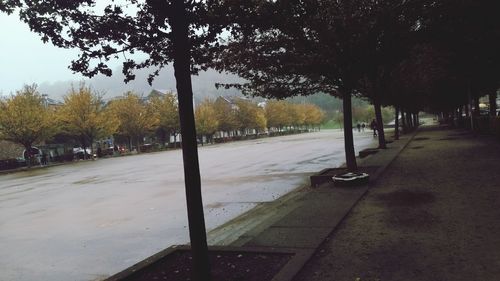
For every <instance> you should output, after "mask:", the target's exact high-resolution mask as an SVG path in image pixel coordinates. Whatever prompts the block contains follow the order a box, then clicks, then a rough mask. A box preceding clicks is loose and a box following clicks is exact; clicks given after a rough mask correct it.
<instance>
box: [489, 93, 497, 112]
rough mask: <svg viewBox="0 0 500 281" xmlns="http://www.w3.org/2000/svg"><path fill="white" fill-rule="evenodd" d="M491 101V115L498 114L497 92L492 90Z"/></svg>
mask: <svg viewBox="0 0 500 281" xmlns="http://www.w3.org/2000/svg"><path fill="white" fill-rule="evenodd" d="M488 98H489V101H490V116H492V117H494V116H496V115H497V92H492V93H490V94H489V95H488Z"/></svg>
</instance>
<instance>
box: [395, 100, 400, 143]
mask: <svg viewBox="0 0 500 281" xmlns="http://www.w3.org/2000/svg"><path fill="white" fill-rule="evenodd" d="M395 111H396V113H395V114H394V115H395V117H396V119H395V121H394V139H395V140H399V107H397V106H396V107H395Z"/></svg>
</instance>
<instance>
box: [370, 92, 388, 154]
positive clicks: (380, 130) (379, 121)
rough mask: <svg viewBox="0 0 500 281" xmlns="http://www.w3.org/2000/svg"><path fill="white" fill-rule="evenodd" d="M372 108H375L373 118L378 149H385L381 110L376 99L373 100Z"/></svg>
mask: <svg viewBox="0 0 500 281" xmlns="http://www.w3.org/2000/svg"><path fill="white" fill-rule="evenodd" d="M373 106H374V107H375V118H376V120H377V132H378V148H382V149H385V148H387V146H386V144H385V134H384V120H383V119H382V109H381V106H380V101H379V99H378V98H374V99H373Z"/></svg>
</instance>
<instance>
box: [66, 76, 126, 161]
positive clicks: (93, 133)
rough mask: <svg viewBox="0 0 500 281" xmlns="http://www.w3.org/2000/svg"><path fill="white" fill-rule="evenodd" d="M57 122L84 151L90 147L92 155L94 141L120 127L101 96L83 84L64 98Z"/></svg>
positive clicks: (72, 89)
mask: <svg viewBox="0 0 500 281" xmlns="http://www.w3.org/2000/svg"><path fill="white" fill-rule="evenodd" d="M57 120H58V122H59V124H60V127H61V129H62V131H63V133H64V134H67V135H68V136H70V137H72V138H74V139H75V140H77V141H78V142H79V143H80V144H81V146H82V148H83V149H84V151H86V148H87V147H90V149H91V151H92V154H93V153H94V151H93V143H94V141H96V140H99V139H100V138H104V137H107V136H110V135H112V134H113V133H114V132H115V131H116V128H117V126H118V123H117V122H116V119H114V118H113V116H112V115H111V112H110V111H109V110H108V109H107V108H106V107H105V104H104V102H103V101H102V98H101V96H100V95H99V94H97V93H95V92H93V91H92V89H91V88H90V87H88V86H86V85H85V84H83V83H82V84H80V86H79V87H78V88H74V87H72V88H71V90H70V92H69V93H68V94H67V95H66V96H65V97H64V104H63V105H62V106H61V107H60V108H59V109H58V110H57ZM85 157H87V156H85Z"/></svg>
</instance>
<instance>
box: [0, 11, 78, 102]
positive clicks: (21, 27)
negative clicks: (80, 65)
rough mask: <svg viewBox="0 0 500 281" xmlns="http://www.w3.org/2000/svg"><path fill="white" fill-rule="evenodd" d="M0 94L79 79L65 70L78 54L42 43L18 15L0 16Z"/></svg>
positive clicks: (1, 14) (0, 14)
mask: <svg viewBox="0 0 500 281" xmlns="http://www.w3.org/2000/svg"><path fill="white" fill-rule="evenodd" d="M0 26H1V28H0V40H1V41H0V42H1V43H0V64H1V67H0V92H1V93H3V94H9V93H11V92H15V91H16V90H18V89H20V88H21V87H22V86H23V85H24V84H32V83H37V84H42V83H43V82H56V81H67V80H81V79H83V77H82V76H81V75H79V74H73V73H72V72H71V70H69V69H68V65H69V64H70V62H71V60H72V59H73V58H76V56H77V54H78V51H76V50H67V49H59V48H56V47H54V46H53V45H52V44H50V43H48V44H44V43H43V42H42V40H41V39H40V37H39V36H38V35H37V34H35V33H33V32H31V31H30V30H29V27H28V26H27V25H26V24H25V23H22V22H21V21H20V20H19V18H18V16H17V15H9V16H8V15H7V14H5V13H0Z"/></svg>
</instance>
